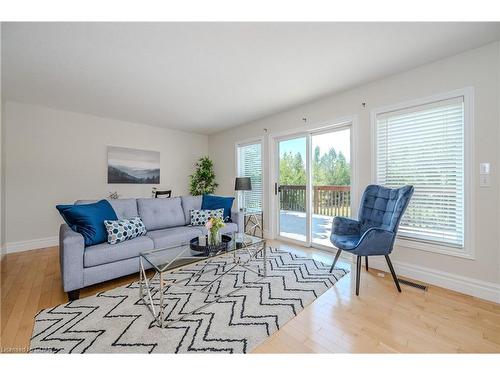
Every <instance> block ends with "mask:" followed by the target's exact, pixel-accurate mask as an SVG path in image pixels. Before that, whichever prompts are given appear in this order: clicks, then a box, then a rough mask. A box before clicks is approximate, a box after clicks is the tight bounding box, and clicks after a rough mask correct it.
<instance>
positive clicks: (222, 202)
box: [201, 194, 234, 221]
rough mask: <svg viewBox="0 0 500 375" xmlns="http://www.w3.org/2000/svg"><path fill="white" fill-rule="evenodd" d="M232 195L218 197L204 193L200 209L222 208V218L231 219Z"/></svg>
mask: <svg viewBox="0 0 500 375" xmlns="http://www.w3.org/2000/svg"><path fill="white" fill-rule="evenodd" d="M233 201H234V197H219V196H217V195H208V194H204V195H203V198H202V200H201V209H202V210H217V209H219V208H223V209H224V219H225V220H226V221H227V220H228V219H229V220H230V219H231V207H233Z"/></svg>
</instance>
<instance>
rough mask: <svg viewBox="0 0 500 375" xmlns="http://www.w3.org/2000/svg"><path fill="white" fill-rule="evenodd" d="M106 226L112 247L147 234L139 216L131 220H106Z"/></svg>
mask: <svg viewBox="0 0 500 375" xmlns="http://www.w3.org/2000/svg"><path fill="white" fill-rule="evenodd" d="M104 226H105V227H106V230H107V232H108V243H109V244H110V245H114V244H117V243H119V242H124V241H128V240H131V239H132V238H135V237H139V236H144V235H145V234H146V227H145V226H144V223H143V222H142V220H141V218H140V217H139V216H136V217H133V218H131V219H120V220H104Z"/></svg>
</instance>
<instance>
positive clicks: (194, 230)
mask: <svg viewBox="0 0 500 375" xmlns="http://www.w3.org/2000/svg"><path fill="white" fill-rule="evenodd" d="M199 235H201V231H200V230H199V229H198V227H175V228H167V229H160V230H155V231H152V232H148V233H147V234H146V236H147V237H149V238H151V239H152V240H153V242H154V245H155V249H161V248H163V247H169V246H175V245H181V244H184V243H188V242H189V240H190V239H192V238H195V237H198V236H199Z"/></svg>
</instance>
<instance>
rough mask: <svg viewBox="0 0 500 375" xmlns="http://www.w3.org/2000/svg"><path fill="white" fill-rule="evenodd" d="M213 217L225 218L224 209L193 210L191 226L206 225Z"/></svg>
mask: <svg viewBox="0 0 500 375" xmlns="http://www.w3.org/2000/svg"><path fill="white" fill-rule="evenodd" d="M211 217H215V218H220V219H223V218H224V209H223V208H218V209H217V210H191V225H192V226H200V225H205V224H206V222H207V221H208V219H210V218H211Z"/></svg>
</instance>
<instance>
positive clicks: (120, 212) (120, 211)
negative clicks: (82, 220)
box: [75, 198, 139, 219]
mask: <svg viewBox="0 0 500 375" xmlns="http://www.w3.org/2000/svg"><path fill="white" fill-rule="evenodd" d="M107 201H108V202H109V204H111V207H113V210H115V213H116V216H117V217H118V219H130V218H132V217H136V216H138V215H139V213H138V212H137V201H136V200H135V199H134V198H130V199H107ZM95 202H97V201H96V200H78V201H76V202H75V204H89V203H95Z"/></svg>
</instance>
